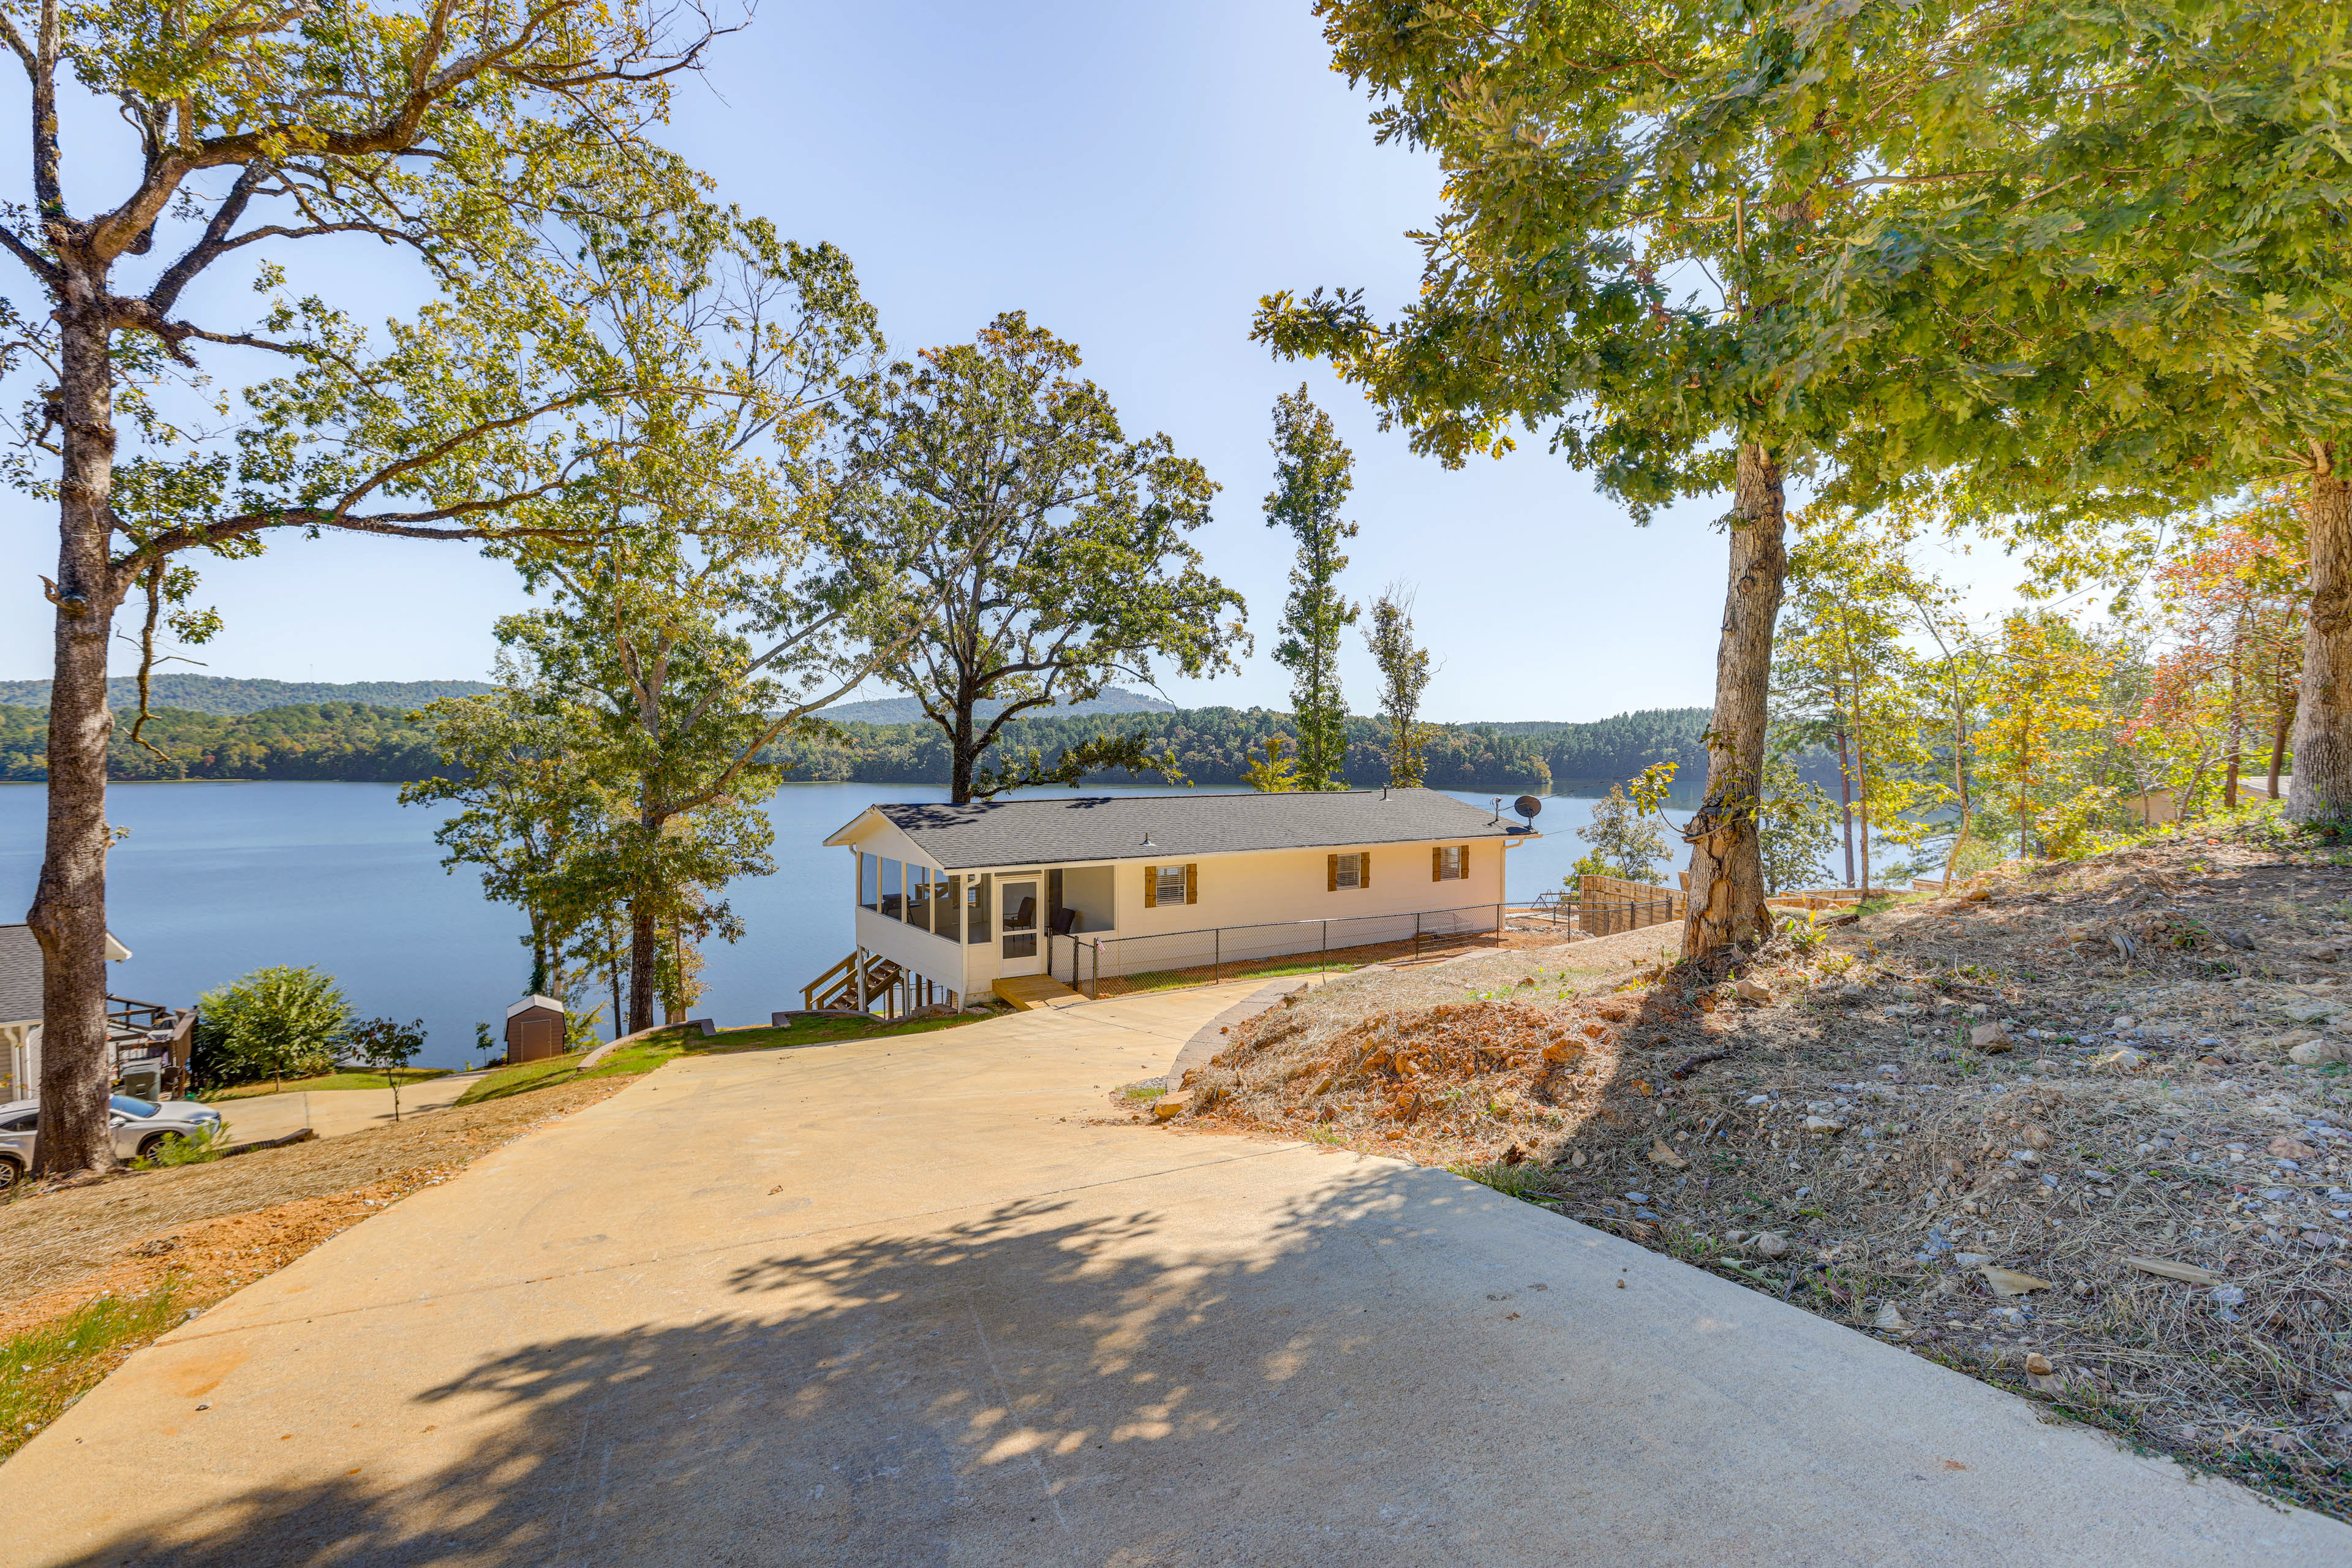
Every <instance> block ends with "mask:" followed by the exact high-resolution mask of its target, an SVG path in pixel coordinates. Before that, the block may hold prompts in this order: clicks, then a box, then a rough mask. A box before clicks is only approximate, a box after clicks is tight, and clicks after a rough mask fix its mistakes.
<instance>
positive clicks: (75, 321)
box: [26, 271, 122, 1174]
mask: <svg viewBox="0 0 2352 1568" xmlns="http://www.w3.org/2000/svg"><path fill="white" fill-rule="evenodd" d="M68 279H69V282H72V283H74V284H76V285H77V286H75V287H72V288H69V289H68V298H67V300H66V302H65V304H64V305H63V307H62V308H61V309H60V310H59V311H58V316H59V319H60V321H61V323H62V326H61V331H60V339H61V341H60V343H59V353H60V356H61V359H60V364H59V367H58V368H59V373H60V374H59V376H58V405H59V411H60V413H61V415H62V419H61V424H62V425H63V433H62V447H63V459H64V460H63V464H62V471H61V474H60V480H59V485H58V581H57V589H56V598H57V613H56V616H55V633H54V651H55V658H54V663H53V671H52V679H54V681H55V684H54V685H53V686H52V687H51V688H50V692H49V735H48V842H47V851H46V853H45V854H44V855H43V857H42V859H41V876H40V882H39V885H38V887H37V890H36V892H35V893H34V896H33V907H32V910H31V912H30V913H29V914H28V915H27V916H26V919H27V921H28V922H29V923H30V924H31V926H32V928H33V936H34V939H35V940H36V941H37V942H39V943H40V948H41V1017H42V1024H41V1088H40V1100H41V1125H40V1132H39V1138H38V1142H37V1145H36V1147H35V1150H34V1154H33V1168H34V1170H35V1171H36V1172H37V1173H44V1174H47V1173H66V1172H71V1171H96V1170H105V1169H107V1168H109V1167H110V1166H111V1165H112V1164H113V1163H115V1162H114V1138H113V1132H112V1128H111V1126H110V1115H109V1107H108V1105H107V1091H108V1089H109V1088H110V1084H111V1079H112V1070H111V1062H110V1056H109V1052H108V1049H107V1040H106V853H107V849H108V847H109V845H110V842H111V835H110V832H109V830H108V827H107V825H106V747H107V742H108V741H109V740H110V738H111V737H112V735H113V732H114V715H113V713H112V712H111V711H110V710H109V709H108V707H107V704H106V659H107V651H108V645H109V644H110V642H111V641H112V640H113V631H114V612H115V608H116V606H117V605H120V604H121V599H122V589H121V584H119V583H118V582H117V580H116V573H115V570H114V566H113V563H112V562H111V560H110V553H111V549H112V544H113V529H112V514H111V512H110V510H109V500H110V496H111V494H112V491H113V488H114V389H113V375H112V371H111V366H110V363H109V355H110V344H109V334H108V331H107V327H106V325H105V322H104V321H103V319H102V318H101V317H100V313H99V311H98V310H96V309H95V308H94V307H95V306H96V304H97V302H98V300H99V299H100V297H102V295H103V292H104V289H103V285H102V282H96V281H91V280H89V279H81V278H79V274H77V273H74V272H70V271H69V272H68ZM76 296H80V297H79V298H77V297H76Z"/></svg>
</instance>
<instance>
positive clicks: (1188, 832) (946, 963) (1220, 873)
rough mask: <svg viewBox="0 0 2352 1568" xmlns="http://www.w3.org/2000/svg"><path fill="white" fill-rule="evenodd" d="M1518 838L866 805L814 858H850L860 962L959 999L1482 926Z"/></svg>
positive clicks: (1406, 806)
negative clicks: (892, 967)
mask: <svg viewBox="0 0 2352 1568" xmlns="http://www.w3.org/2000/svg"><path fill="white" fill-rule="evenodd" d="M1532 837H1536V835H1535V834H1534V833H1533V832H1532V830H1531V829H1529V828H1528V827H1525V826H1521V825H1519V824H1518V823H1516V822H1507V821H1505V820H1503V819H1502V818H1501V817H1499V816H1496V814H1494V813H1490V812H1486V811H1483V810H1481V809H1479V808H1478V807H1476V806H1473V805H1465V804H1463V803H1462V802H1461V801H1458V800H1455V799H1454V798H1453V797H1452V796H1450V795H1440V794H1439V793H1437V792H1436V791H1435V790H1425V789H1398V790H1340V791H1330V792H1316V793H1305V792H1302V793H1298V794H1290V795H1256V794H1252V795H1210V794H1185V795H1094V796H1087V795H1079V796H1064V797H1054V798H1039V799H1022V800H1002V801H984V802H975V803H973V804H971V805H940V804H924V805H872V806H868V807H867V808H866V810H865V811H864V812H862V813H860V814H859V816H857V818H856V820H855V821H853V822H851V823H850V824H849V825H848V826H845V827H844V828H842V829H841V830H840V831H839V832H837V833H835V834H834V835H833V836H832V837H829V838H827V839H826V840H825V843H827V844H828V845H835V846H843V847H847V848H849V849H850V850H851V851H852V852H853V856H854V859H853V865H854V867H855V869H854V871H853V872H852V877H853V897H854V898H855V900H856V905H857V910H856V926H857V944H858V948H859V950H860V952H861V953H864V954H873V955H878V956H880V957H881V958H884V959H887V960H889V961H891V962H892V963H895V964H897V965H898V967H900V968H901V969H903V970H904V971H906V972H907V973H909V974H911V975H914V976H917V977H919V978H920V979H922V980H925V981H928V982H929V983H930V984H931V986H932V987H933V988H935V989H938V990H942V991H946V992H949V993H952V994H955V995H957V996H963V995H970V994H973V993H982V992H986V991H988V990H989V989H990V988H991V987H992V985H993V984H995V982H997V981H998V980H999V979H1011V978H1015V977H1019V976H1024V975H1038V974H1046V973H1051V974H1054V975H1055V976H1058V977H1060V978H1063V979H1070V978H1072V977H1073V976H1074V974H1075V975H1076V976H1077V977H1079V978H1084V977H1085V976H1086V974H1087V973H1088V971H1087V969H1085V968H1082V967H1074V966H1076V965H1082V964H1083V965H1093V964H1099V966H1100V968H1099V973H1100V974H1102V975H1106V976H1108V975H1112V974H1124V973H1137V972H1139V971H1144V970H1163V969H1179V968H1185V967H1190V966H1192V965H1196V964H1198V965H1207V964H1210V963H1213V962H1214V961H1216V960H1218V959H1223V961H1225V962H1232V961H1234V960H1236V959H1256V958H1265V957H1272V956H1276V955H1278V954H1283V953H1291V952H1314V951H1318V950H1321V949H1327V948H1328V949H1339V948H1354V947H1363V946H1370V945H1373V944H1376V943H1382V942H1396V941H1400V940H1409V939H1411V938H1412V937H1413V936H1414V934H1415V933H1416V931H1442V932H1445V933H1450V934H1458V933H1461V932H1465V931H1493V930H1496V929H1498V928H1500V926H1501V925H1502V923H1503V919H1502V917H1503V855H1504V852H1505V850H1506V849H1507V847H1509V846H1510V845H1512V844H1514V843H1517V842H1518V841H1520V840H1522V839H1528V838H1532Z"/></svg>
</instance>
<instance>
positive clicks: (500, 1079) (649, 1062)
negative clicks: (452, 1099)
mask: <svg viewBox="0 0 2352 1568" xmlns="http://www.w3.org/2000/svg"><path fill="white" fill-rule="evenodd" d="M680 1054H682V1053H681V1051H680V1049H679V1047H678V1043H677V1037H676V1036H672V1035H661V1036H656V1037H654V1038H652V1039H650V1040H640V1041H637V1042H635V1043H634V1044H631V1045H626V1046H623V1047H621V1048H620V1049H619V1050H617V1051H614V1053H613V1054H612V1055H611V1056H609V1057H606V1058H604V1060H603V1061H601V1062H598V1063H597V1064H596V1065H595V1066H594V1067H593V1068H589V1069H588V1070H587V1071H586V1072H583V1071H581V1070H580V1064H581V1063H582V1062H584V1061H586V1060H587V1059H588V1052H586V1051H567V1052H566V1053H564V1054H563V1055H562V1056H560V1057H543V1058H541V1059H540V1060H538V1061H535V1062H525V1063H523V1064H522V1065H521V1066H520V1067H512V1068H505V1069H504V1070H502V1071H499V1072H494V1073H492V1074H490V1076H489V1077H488V1078H486V1079H482V1080H481V1081H479V1082H478V1083H476V1084H475V1085H473V1086H472V1087H471V1088H469V1089H467V1090H466V1092H465V1093H463V1094H461V1095H459V1096H458V1097H457V1103H458V1104H459V1105H480V1104H482V1103H483V1102H484V1101H486V1100H505V1099H507V1098H508V1097H509V1096H510V1095H517V1094H528V1093H530V1091H531V1090H532V1089H553V1088H555V1087H557V1086H558V1085H560V1084H567V1083H575V1082H577V1081H578V1080H580V1079H583V1078H620V1077H623V1076H625V1075H631V1074H635V1073H641V1072H651V1071H653V1070H654V1068H657V1067H659V1066H661V1065H662V1063H664V1062H667V1061H671V1060H674V1059H675V1058H677V1057H678V1056H679V1055H680Z"/></svg>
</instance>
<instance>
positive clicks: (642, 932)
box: [628, 894, 661, 1035]
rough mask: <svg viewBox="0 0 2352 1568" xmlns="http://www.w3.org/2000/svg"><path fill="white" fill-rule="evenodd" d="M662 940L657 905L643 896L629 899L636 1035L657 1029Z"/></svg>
mask: <svg viewBox="0 0 2352 1568" xmlns="http://www.w3.org/2000/svg"><path fill="white" fill-rule="evenodd" d="M660 940H661V938H660V935H659V933H658V932H657V931H656V930H655V926H654V902H653V900H652V899H651V898H650V897H647V896H645V895H642V894H641V895H639V896H638V897H636V898H634V899H631V900H629V1028H628V1032H629V1033H630V1034H632V1035H634V1034H635V1033H636V1032H637V1031H638V1030H640V1029H650V1028H652V1027H653V1026H654V960H655V951H654V944H655V943H656V942H659V941H660Z"/></svg>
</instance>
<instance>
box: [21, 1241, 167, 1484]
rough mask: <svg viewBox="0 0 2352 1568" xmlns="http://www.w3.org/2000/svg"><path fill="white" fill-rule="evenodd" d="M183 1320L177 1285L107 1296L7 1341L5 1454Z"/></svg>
mask: <svg viewBox="0 0 2352 1568" xmlns="http://www.w3.org/2000/svg"><path fill="white" fill-rule="evenodd" d="M178 1321H180V1310H179V1308H178V1307H177V1306H175V1305H174V1303H173V1290H172V1287H171V1286H170V1285H168V1284H167V1285H165V1286H163V1288H162V1289H158V1290H155V1291H153V1292H152V1293H151V1294H149V1295H145V1296H129V1297H124V1296H100V1297H99V1298H98V1299H97V1300H94V1301H89V1302H86V1303H84V1304H83V1305H81V1306H79V1307H77V1308H75V1309H74V1310H72V1311H71V1312H68V1313H67V1314H66V1315H65V1316H64V1317H62V1318H59V1319H58V1321H55V1322H53V1323H47V1324H45V1325H43V1326H42V1327H40V1328H37V1329H27V1330H26V1331H25V1332H23V1333H21V1334H17V1335H16V1336H14V1337H13V1338H10V1339H7V1340H5V1341H0V1459H5V1458H7V1457H8V1456H9V1455H11V1454H13V1453H15V1452H16V1450H17V1449H19V1448H21V1447H24V1446H25V1444H26V1441H27V1440H29V1439H30V1438H31V1437H32V1436H33V1434H35V1433H36V1432H38V1431H39V1430H40V1429H41V1428H42V1427H44V1426H47V1425H48V1424H49V1423H50V1422H52V1421H54V1420H56V1419H57V1418H58V1416H60V1415H64V1414H65V1412H66V1407H67V1406H68V1405H71V1404H73V1402H74V1401H75V1400H77V1399H79V1398H80V1397H81V1396H82V1395H83V1394H87V1393H89V1391H90V1390H91V1389H92V1388H95V1387H96V1386H97V1385H98V1383H99V1380H100V1379H101V1378H103V1377H104V1376H105V1375H106V1374H107V1373H109V1372H110V1371H112V1370H113V1368H114V1364H115V1359H116V1357H117V1355H118V1354H120V1353H121V1352H129V1351H134V1350H137V1349H138V1348H139V1347H140V1346H141V1345H143V1344H145V1343H146V1342H148V1341H150V1340H152V1339H153V1338H155V1337H156V1336H157V1335H158V1334H161V1333H162V1332H163V1331H164V1330H166V1329H168V1328H170V1327H172V1325H173V1324H174V1323H176V1322H178Z"/></svg>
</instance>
